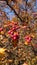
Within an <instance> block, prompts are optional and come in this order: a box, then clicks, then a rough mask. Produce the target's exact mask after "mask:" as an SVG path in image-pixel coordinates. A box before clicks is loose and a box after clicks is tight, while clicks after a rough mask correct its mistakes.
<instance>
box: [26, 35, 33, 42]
mask: <svg viewBox="0 0 37 65" xmlns="http://www.w3.org/2000/svg"><path fill="white" fill-rule="evenodd" d="M25 40H26V41H27V42H28V43H30V41H31V40H32V38H31V36H28V35H27V36H25Z"/></svg>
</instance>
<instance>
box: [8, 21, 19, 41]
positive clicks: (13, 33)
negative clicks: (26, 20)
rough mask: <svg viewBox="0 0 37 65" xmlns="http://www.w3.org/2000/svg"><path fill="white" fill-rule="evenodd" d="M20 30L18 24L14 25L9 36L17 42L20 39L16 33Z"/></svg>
mask: <svg viewBox="0 0 37 65" xmlns="http://www.w3.org/2000/svg"><path fill="white" fill-rule="evenodd" d="M18 28H19V26H17V23H16V22H13V23H12V28H11V29H10V30H9V31H8V34H10V36H11V38H12V40H14V41H15V40H17V39H18V38H19V34H18V32H17V31H16V30H17V29H18Z"/></svg>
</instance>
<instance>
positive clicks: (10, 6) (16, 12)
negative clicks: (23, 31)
mask: <svg viewBox="0 0 37 65" xmlns="http://www.w3.org/2000/svg"><path fill="white" fill-rule="evenodd" d="M5 1H6V3H7V5H8V6H9V7H10V8H11V9H12V10H13V11H14V13H15V14H16V15H17V17H18V18H19V19H20V21H22V22H23V20H22V19H21V17H20V16H19V15H18V14H17V12H16V11H15V9H14V8H13V7H12V6H11V5H10V4H9V3H8V0H5Z"/></svg>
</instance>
